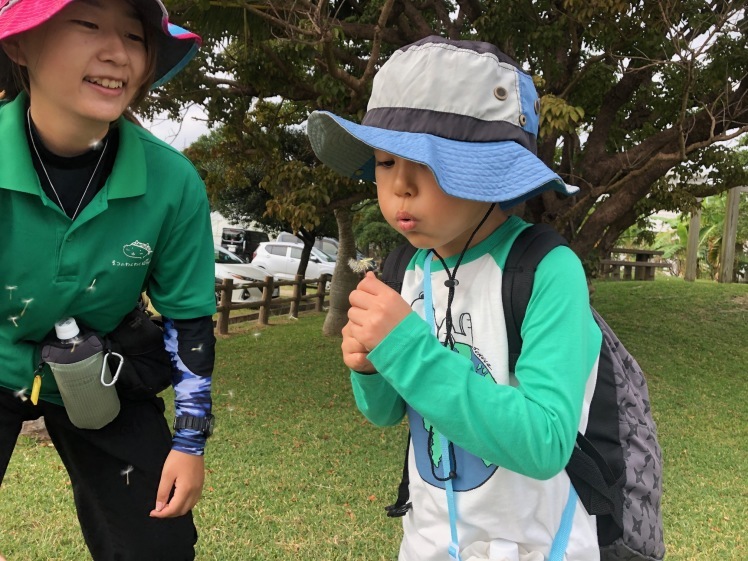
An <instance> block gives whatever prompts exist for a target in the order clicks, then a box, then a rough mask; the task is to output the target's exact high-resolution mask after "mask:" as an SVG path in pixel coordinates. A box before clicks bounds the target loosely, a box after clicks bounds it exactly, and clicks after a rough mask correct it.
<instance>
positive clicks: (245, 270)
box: [213, 245, 279, 302]
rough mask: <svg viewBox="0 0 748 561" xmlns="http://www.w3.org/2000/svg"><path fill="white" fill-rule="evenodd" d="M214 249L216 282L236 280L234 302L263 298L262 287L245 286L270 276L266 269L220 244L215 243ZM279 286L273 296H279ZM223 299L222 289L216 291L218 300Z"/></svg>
mask: <svg viewBox="0 0 748 561" xmlns="http://www.w3.org/2000/svg"><path fill="white" fill-rule="evenodd" d="M213 250H214V253H215V260H216V282H221V281H223V279H231V280H233V281H234V290H233V291H232V293H231V301H232V302H254V301H257V300H261V299H262V288H257V287H248V286H244V285H246V284H247V283H250V282H265V277H266V276H268V273H267V272H266V271H263V270H262V269H259V268H257V267H256V266H255V265H252V264H250V263H245V262H244V261H242V260H241V258H239V257H237V256H236V255H234V254H233V253H231V252H229V251H227V250H226V249H224V248H222V247H221V246H219V245H214V246H213ZM278 294H279V290H278V287H275V290H274V291H273V298H275V297H276V296H278ZM220 299H221V293H220V291H216V302H218V301H219V300H220Z"/></svg>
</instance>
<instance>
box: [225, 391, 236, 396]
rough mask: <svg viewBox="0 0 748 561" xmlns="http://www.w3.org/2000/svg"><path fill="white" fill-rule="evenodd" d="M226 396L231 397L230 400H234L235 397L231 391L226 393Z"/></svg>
mask: <svg viewBox="0 0 748 561" xmlns="http://www.w3.org/2000/svg"><path fill="white" fill-rule="evenodd" d="M226 395H227V396H229V397H230V398H233V397H234V390H229V391H228V392H226Z"/></svg>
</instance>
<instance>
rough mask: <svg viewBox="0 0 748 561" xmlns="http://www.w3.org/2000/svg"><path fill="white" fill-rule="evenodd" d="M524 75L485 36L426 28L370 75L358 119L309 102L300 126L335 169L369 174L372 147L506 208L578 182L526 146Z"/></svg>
mask: <svg viewBox="0 0 748 561" xmlns="http://www.w3.org/2000/svg"><path fill="white" fill-rule="evenodd" d="M539 112H540V100H539V99H538V94H537V92H536V90H535V86H534V85H533V83H532V78H531V77H530V76H529V75H528V74H526V73H525V72H523V71H522V70H521V69H520V68H519V66H518V65H517V63H516V62H514V61H513V60H512V59H511V58H509V57H508V56H507V55H505V54H504V53H502V52H501V51H500V50H499V49H498V48H496V47H495V46H494V45H492V44H490V43H483V42H477V41H453V40H449V39H444V38H442V37H438V36H431V37H426V38H425V39H421V40H420V41H418V42H416V43H413V44H411V45H407V46H405V47H403V48H401V49H399V50H398V51H396V52H395V53H394V54H393V55H392V56H391V57H390V58H389V60H387V62H385V63H384V64H383V65H382V67H381V69H380V70H379V71H378V72H377V74H376V75H375V77H374V82H373V85H372V93H371V97H370V98H369V104H368V107H367V112H366V114H365V116H364V118H363V120H362V123H361V124H357V123H354V122H352V121H348V120H346V119H343V118H341V117H339V116H337V115H334V114H332V113H330V112H327V111H314V112H313V113H312V114H311V115H310V116H309V120H308V122H307V134H308V136H309V140H310V142H311V145H312V148H313V150H314V152H315V153H316V154H317V157H318V158H319V159H320V160H321V161H322V162H324V163H325V164H327V165H328V166H330V167H331V168H332V169H333V170H335V171H337V172H338V173H340V174H341V175H344V176H347V177H353V178H357V179H364V180H368V181H374V150H375V149H377V150H383V151H385V152H389V153H391V154H394V155H396V156H399V157H401V158H405V159H407V160H412V161H415V162H419V163H422V164H425V165H427V166H428V167H429V168H430V169H431V171H432V172H433V173H434V176H435V177H436V180H437V182H438V183H439V186H440V187H441V189H442V190H443V191H444V192H445V193H447V194H448V195H452V196H454V197H458V198H461V199H469V200H475V201H485V202H495V203H499V204H500V206H501V207H502V208H509V207H511V206H514V205H516V204H518V203H520V202H522V201H524V200H526V199H528V198H530V197H533V196H535V195H537V194H539V193H541V192H543V191H546V190H549V189H554V190H556V191H559V192H561V193H563V194H566V195H571V194H574V193H576V192H578V191H579V189H578V188H577V187H573V186H571V185H566V184H565V183H564V181H563V180H562V179H561V178H560V177H559V176H558V175H557V174H556V173H555V172H553V171H552V170H551V169H550V168H549V167H548V166H546V165H545V164H544V163H543V162H542V161H541V160H540V159H539V158H538V157H537V155H536V152H537V146H536V144H537V135H538V122H539Z"/></svg>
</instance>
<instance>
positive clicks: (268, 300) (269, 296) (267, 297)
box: [257, 276, 275, 325]
mask: <svg viewBox="0 0 748 561" xmlns="http://www.w3.org/2000/svg"><path fill="white" fill-rule="evenodd" d="M274 281H275V279H274V278H273V277H272V276H266V277H265V286H263V287H262V304H261V305H260V311H259V313H258V314H257V323H259V324H260V325H267V324H268V323H269V320H270V306H271V305H272V303H273V289H274V286H273V284H274Z"/></svg>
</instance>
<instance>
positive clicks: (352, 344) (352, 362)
mask: <svg viewBox="0 0 748 561" xmlns="http://www.w3.org/2000/svg"><path fill="white" fill-rule="evenodd" d="M342 334H343V343H342V344H341V345H340V349H341V350H342V351H343V362H345V365H346V366H347V367H348V368H350V369H351V370H355V371H356V372H361V373H363V374H374V373H375V372H376V371H377V369H376V368H374V365H373V364H372V363H371V362H369V359H368V358H366V357H367V356H368V354H369V351H367V350H366V347H364V346H363V345H362V344H361V343H359V342H358V340H357V339H356V338H355V337H353V335H351V322H350V321H349V322H348V323H346V324H345V327H343V331H342ZM0 561H2V559H0Z"/></svg>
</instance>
